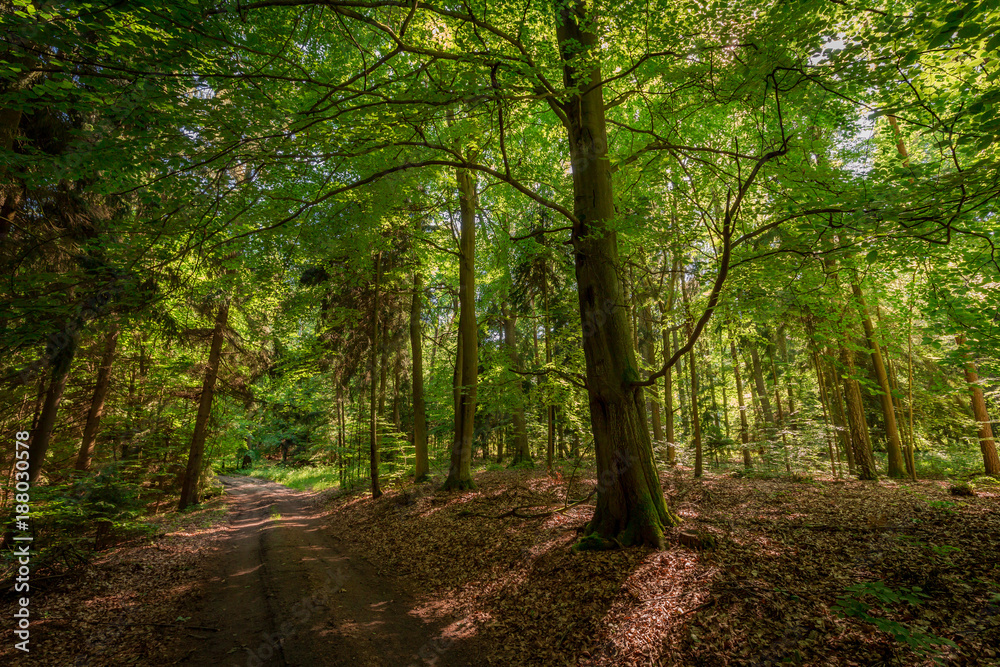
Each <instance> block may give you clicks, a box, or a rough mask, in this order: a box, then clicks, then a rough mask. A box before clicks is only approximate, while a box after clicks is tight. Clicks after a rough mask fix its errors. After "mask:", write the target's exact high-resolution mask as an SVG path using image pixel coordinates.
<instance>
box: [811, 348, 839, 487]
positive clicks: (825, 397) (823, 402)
mask: <svg viewBox="0 0 1000 667" xmlns="http://www.w3.org/2000/svg"><path fill="white" fill-rule="evenodd" d="M812 358H813V366H815V367H816V384H817V386H818V387H819V402H820V406H822V408H823V425H824V427H825V428H824V430H825V432H826V447H827V449H828V450H829V453H830V468H831V469H832V470H833V475H834V477H839V476H840V475H838V474H837V462H836V459H835V457H834V454H833V438H831V437H830V426H831V425H833V420H831V419H830V412H831V411H830V410H829V409H828V408H827V406H828V405H829V404H830V400H829V394H828V392H827V390H826V383H825V382H824V381H823V367H822V365H821V364H820V360H819V353H818V352H816V349H815V348H813V350H812Z"/></svg>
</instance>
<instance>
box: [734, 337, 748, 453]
mask: <svg viewBox="0 0 1000 667" xmlns="http://www.w3.org/2000/svg"><path fill="white" fill-rule="evenodd" d="M729 349H730V351H731V352H732V355H733V374H734V375H735V376H736V395H737V397H738V400H739V407H740V441H741V442H742V443H743V467H744V468H747V469H750V468H751V467H752V465H753V463H752V462H751V460H750V425H749V424H748V423H747V406H746V403H745V402H744V400H743V378H742V377H741V376H740V359H739V355H738V354H736V342H735V341H733V338H732V336H730V338H729Z"/></svg>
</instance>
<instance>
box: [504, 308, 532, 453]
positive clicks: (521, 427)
mask: <svg viewBox="0 0 1000 667" xmlns="http://www.w3.org/2000/svg"><path fill="white" fill-rule="evenodd" d="M502 314H503V318H504V320H503V328H504V343H505V345H506V347H507V354H508V355H509V356H510V363H511V366H512V367H513V369H514V370H515V371H518V372H520V371H521V355H520V354H518V351H517V317H516V316H515V315H514V314H513V313H511V312H510V311H509V310H508V309H507V307H506V306H504V307H503V310H502ZM514 386H515V392H514V410H513V420H514V455H513V460H512V461H511V463H512V464H513V465H516V464H518V463H521V462H522V461H530V460H531V450H530V449H529V448H528V426H527V420H526V419H525V417H524V392H522V391H521V376H520V375H518V376H517V379H516V380H515V382H514Z"/></svg>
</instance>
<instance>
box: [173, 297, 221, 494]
mask: <svg viewBox="0 0 1000 667" xmlns="http://www.w3.org/2000/svg"><path fill="white" fill-rule="evenodd" d="M228 322H229V300H228V299H225V300H223V301H222V303H220V304H219V310H218V311H217V312H216V315H215V328H214V329H213V331H212V346H211V348H210V349H209V351H208V366H207V367H206V368H205V381H204V383H203V384H202V386H201V398H200V400H199V402H198V416H197V417H195V420H194V433H193V434H192V435H191V450H190V451H189V452H188V461H187V469H186V470H185V471H184V482H183V484H182V485H181V497H180V502H179V503H178V509H181V510H183V509H184V508H186V507H187V506H188V505H197V504H198V502H199V499H200V494H199V490H198V480H199V478H200V477H201V464H202V459H203V458H204V454H205V437H206V436H207V435H208V421H209V418H210V417H211V416H212V398H213V397H214V396H215V380H216V378H218V377H219V361H220V360H221V359H222V346H223V344H224V343H225V339H226V336H225V333H226V324H227V323H228Z"/></svg>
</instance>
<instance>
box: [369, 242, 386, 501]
mask: <svg viewBox="0 0 1000 667" xmlns="http://www.w3.org/2000/svg"><path fill="white" fill-rule="evenodd" d="M381 282H382V251H379V253H378V255H376V256H375V293H374V295H373V296H372V315H371V318H372V329H371V332H372V349H371V355H370V356H371V358H370V360H369V362H370V364H371V387H370V389H371V395H370V396H369V401H368V464H369V465H368V471H369V476H370V477H371V486H372V498H373V499H374V498H378V497H380V496H381V495H382V487H381V486H380V485H379V474H378V473H379V470H378V469H379V463H380V462H381V460H380V459H381V456H380V452H379V446H378V414H379V411H380V409H381V406H379V405H378V404H377V403H376V401H377V395H378V385H379V380H378V378H377V377H376V368H377V364H378V359H379V348H380V347H381V346H382V345H384V342H383V341H381V340H380V337H379V332H380V331H384V327H379V289H380V287H381ZM382 380H385V363H384V361H383V363H382Z"/></svg>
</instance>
